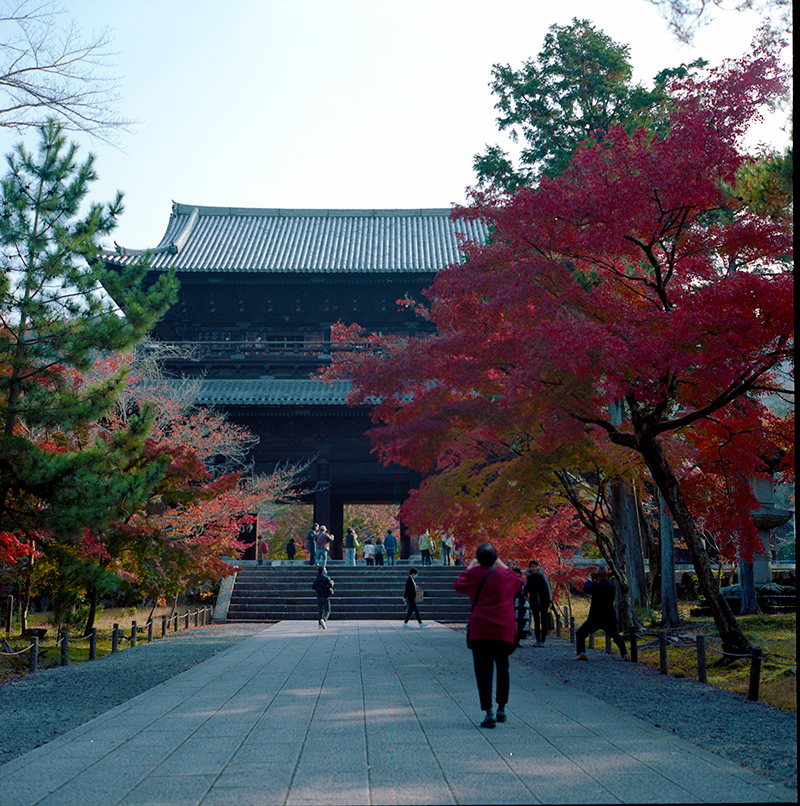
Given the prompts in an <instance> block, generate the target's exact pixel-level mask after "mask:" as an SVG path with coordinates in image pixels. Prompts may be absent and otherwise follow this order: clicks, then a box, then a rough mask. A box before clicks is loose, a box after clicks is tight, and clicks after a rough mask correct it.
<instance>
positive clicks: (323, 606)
mask: <svg viewBox="0 0 800 806" xmlns="http://www.w3.org/2000/svg"><path fill="white" fill-rule="evenodd" d="M311 587H312V588H313V589H314V590H315V591H316V593H317V612H318V613H319V628H320V629H321V630H327V629H328V618H329V617H330V615H331V599H330V597H331V596H333V580H332V579H331V578H330V577H329V576H328V569H327V568H326V567H325V566H324V565H320V566H319V567H318V568H317V576H316V578H315V579H314V581H313V582H312V583H311Z"/></svg>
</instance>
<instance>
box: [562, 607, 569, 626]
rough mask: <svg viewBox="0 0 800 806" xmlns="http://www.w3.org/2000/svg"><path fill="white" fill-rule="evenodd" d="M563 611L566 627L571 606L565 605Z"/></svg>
mask: <svg viewBox="0 0 800 806" xmlns="http://www.w3.org/2000/svg"><path fill="white" fill-rule="evenodd" d="M561 612H562V621H563V622H564V626H565V627H566V626H567V624H569V608H568V607H567V606H566V605H564V608H563V610H562V611H561Z"/></svg>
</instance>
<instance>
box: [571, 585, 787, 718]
mask: <svg viewBox="0 0 800 806" xmlns="http://www.w3.org/2000/svg"><path fill="white" fill-rule="evenodd" d="M696 606H697V602H681V604H680V612H681V621H682V624H681V626H680V627H679V628H677V629H674V630H668V631H667V633H668V635H670V636H671V637H673V638H675V639H677V640H680V639H678V638H677V637H678V636H683V637H684V638H685V640H684V641H681V642H682V643H684V642H693V641H694V636H695V635H704V636H705V637H706V677H707V682H708V683H709V685H712V686H717V687H718V688H724V689H728V690H730V691H736V692H738V693H739V694H743V695H745V696H747V693H748V689H749V684H750V658H742V659H736V660H728V659H725V658H723V657H722V653H721V650H722V646H721V643H720V640H719V633H718V632H717V629H716V627H715V625H714V622H713V620H712V619H710V618H703V617H700V618H698V617H691V616H689V609H690V607H696ZM572 612H573V615H574V617H575V623H576V624H580V623H581V622H582V621H583V620H584V619H585V618H586V616H587V614H588V612H589V600H588V597H583V596H580V597H578V596H574V597H573V598H572ZM659 616H660V614H659V613H656V614H655V619H656V623H657V619H658V617H659ZM739 623H740V624H741V627H742V630H743V632H744V634H745V636H746V637H747V639H748V640H749V641H750V642H751V644H753V646H760V647H761V648H762V650H763V653H764V660H763V661H762V665H761V682H760V687H759V700H761V701H762V702H766V703H769V704H770V705H772V706H774V707H775V708H779V709H780V710H782V711H789V712H792V713H796V712H797V616H796V614H795V613H780V614H774V615H759V616H739ZM657 630H658V627H657V626H653V627H652V628H647V629H646V630H645V632H646V633H647V634H646V635H645V636H644V637H641V638H640V639H639V642H638V643H639V647H640V649H639V662H640V663H644V664H646V665H648V666H654V667H658V665H659V651H658V646H657V645H656V646H653V647H652V648H648V649H645V648H644V645H645V644H647V643H649V642H650V641H651V640H653V639H654V638H655V635H656V632H657ZM596 641H597V643H596V647H597V648H602V647H604V646H605V639H604V638H603V637H602V633H600V634H599V636H598V637H596ZM667 673H668V674H671V675H674V676H676V677H687V678H689V679H692V680H697V677H698V675H697V651H696V648H695V647H694V646H693V645H692V646H690V647H686V648H683V647H678V646H675V645H673V644H672V643H670V644H669V645H668V649H667Z"/></svg>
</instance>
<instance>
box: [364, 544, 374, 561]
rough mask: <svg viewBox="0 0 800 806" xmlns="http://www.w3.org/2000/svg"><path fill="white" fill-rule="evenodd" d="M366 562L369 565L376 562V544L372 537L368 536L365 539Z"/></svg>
mask: <svg viewBox="0 0 800 806" xmlns="http://www.w3.org/2000/svg"><path fill="white" fill-rule="evenodd" d="M364 562H365V563H366V564H367V565H374V564H375V546H374V545H373V543H372V538H371V537H368V538H367V539H366V540H365V541H364Z"/></svg>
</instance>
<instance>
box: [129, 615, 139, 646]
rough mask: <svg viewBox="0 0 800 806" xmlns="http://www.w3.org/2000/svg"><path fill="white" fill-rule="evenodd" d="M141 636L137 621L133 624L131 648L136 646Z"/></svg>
mask: <svg viewBox="0 0 800 806" xmlns="http://www.w3.org/2000/svg"><path fill="white" fill-rule="evenodd" d="M138 634H139V627H138V626H137V624H136V622H135V621H132V622H131V646H136V638H137V636H138Z"/></svg>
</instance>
